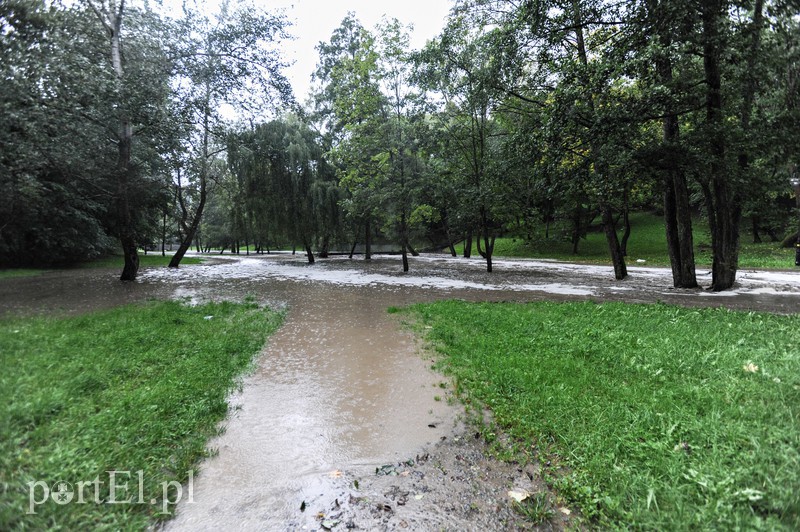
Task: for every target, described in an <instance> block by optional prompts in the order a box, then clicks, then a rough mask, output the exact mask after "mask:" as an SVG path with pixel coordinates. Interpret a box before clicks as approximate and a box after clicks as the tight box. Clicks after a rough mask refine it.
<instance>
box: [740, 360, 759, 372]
mask: <svg viewBox="0 0 800 532" xmlns="http://www.w3.org/2000/svg"><path fill="white" fill-rule="evenodd" d="M742 368H743V369H744V370H745V371H746V372H748V373H758V366H757V365H755V364H753V363H752V362H749V361H748V362H747V364H745V365H744V366H742Z"/></svg>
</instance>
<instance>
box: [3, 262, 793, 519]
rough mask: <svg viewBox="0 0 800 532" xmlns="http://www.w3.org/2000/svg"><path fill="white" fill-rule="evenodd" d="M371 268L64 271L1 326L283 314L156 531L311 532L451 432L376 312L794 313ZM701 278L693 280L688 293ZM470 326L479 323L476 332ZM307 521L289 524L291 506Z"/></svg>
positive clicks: (651, 287)
mask: <svg viewBox="0 0 800 532" xmlns="http://www.w3.org/2000/svg"><path fill="white" fill-rule="evenodd" d="M399 266H400V263H399V258H397V257H378V258H376V259H375V260H373V261H372V262H371V263H364V262H363V261H357V260H354V261H350V260H347V259H344V258H334V259H331V260H324V261H319V262H318V263H317V264H315V265H313V266H310V265H307V264H304V263H303V262H302V260H301V258H300V257H292V256H291V255H280V254H276V255H271V256H261V257H255V256H251V257H236V258H235V257H223V258H217V259H214V260H213V261H212V263H210V264H206V265H200V266H187V267H184V268H180V269H178V270H171V269H166V268H159V269H145V270H143V271H142V273H141V274H140V279H139V280H138V281H137V282H135V283H121V282H119V281H117V280H116V276H117V273H118V272H116V271H110V270H75V271H58V272H51V273H47V274H45V275H42V276H39V277H29V278H17V279H7V280H2V281H0V315H3V314H36V313H51V312H56V313H65V314H71V313H81V312H86V311H90V310H94V309H100V308H108V307H111V306H116V305H120V304H124V303H130V302H136V301H142V300H147V299H163V298H182V299H186V300H188V301H203V300H217V299H232V300H242V299H243V298H245V297H254V298H255V299H256V300H258V301H260V302H262V303H264V304H268V305H270V306H273V307H277V308H287V309H288V313H287V318H286V321H285V323H284V325H283V327H282V328H281V329H280V330H279V331H278V332H277V333H276V334H275V335H274V336H273V337H272V338H271V339H270V341H269V344H268V345H267V346H266V347H265V349H264V351H263V352H262V354H261V356H260V357H259V359H258V364H257V368H256V370H255V371H254V373H253V374H251V375H249V376H247V377H246V378H245V379H244V381H243V384H242V387H241V391H240V392H239V393H237V394H235V395H234V396H233V397H232V398H231V403H232V405H233V408H232V414H231V415H230V416H229V419H228V420H227V421H226V423H225V431H224V433H223V434H222V435H221V436H219V437H218V438H216V439H215V440H213V441H212V442H211V444H210V446H211V448H212V449H215V450H216V451H217V452H216V453H215V455H214V456H212V457H211V458H209V459H207V460H205V461H204V462H203V463H202V464H201V466H200V473H199V474H198V476H197V477H195V478H194V481H193V483H192V501H191V502H189V501H188V500H187V499H188V492H187V493H186V494H185V496H184V500H183V501H182V502H181V505H180V506H179V507H178V515H177V517H176V518H175V519H174V520H173V521H171V522H169V523H168V525H167V528H168V529H170V530H215V529H250V530H256V529H258V530H286V529H303V528H309V529H312V528H318V526H319V522H318V521H317V519H316V516H315V515H314V512H313V508H314V507H315V504H328V503H329V501H330V500H331V499H332V498H333V497H336V496H337V495H338V494H339V493H343V491H342V490H343V482H345V480H344V479H346V478H353V477H354V476H358V475H360V474H367V472H369V471H374V470H375V468H376V467H379V466H381V465H383V464H387V463H396V462H398V461H402V460H406V459H408V458H409V457H413V456H415V453H417V452H419V451H420V449H422V448H423V447H425V446H429V445H431V444H433V443H435V442H437V441H439V440H441V439H442V438H446V437H448V436H450V435H451V434H452V433H453V430H454V429H453V427H454V425H455V423H456V420H457V417H458V415H459V409H458V408H456V407H455V406H452V405H448V404H447V402H446V401H441V400H437V396H439V395H441V393H440V392H441V390H440V389H439V388H438V387H437V385H438V383H440V382H442V380H443V378H442V377H441V376H439V375H437V374H435V373H434V372H432V371H431V370H430V363H431V361H430V360H429V358H426V357H425V356H424V355H423V354H421V351H420V348H419V346H418V345H417V344H416V343H415V341H414V339H413V337H412V335H411V333H409V332H408V331H407V330H405V329H404V328H403V327H402V326H401V324H400V323H399V319H400V318H398V315H396V314H390V313H388V312H387V308H388V307H389V306H404V305H408V304H411V303H414V302H419V301H431V300H435V299H445V298H461V299H467V300H473V301H481V300H488V301H501V300H516V301H527V300H539V299H556V300H575V299H593V300H620V301H629V302H652V301H664V302H673V303H677V304H682V305H698V306H726V307H733V308H741V309H750V310H766V311H772V312H780V313H793V312H798V311H800V274H798V273H796V272H790V271H787V272H773V273H764V272H747V271H745V272H740V275H739V278H740V282H739V283H738V285H737V288H736V290H734V291H732V292H729V293H725V294H721V295H716V294H710V293H708V292H705V291H702V290H672V289H670V288H668V287H669V286H670V284H671V283H670V277H669V275H670V274H669V271H668V270H666V269H657V268H638V269H637V268H632V269H631V277H630V279H628V280H626V281H624V282H622V283H618V282H615V281H614V280H613V277H612V275H611V269H610V268H604V267H597V266H583V265H569V264H561V263H554V262H547V261H497V262H496V263H495V267H496V271H495V273H493V274H487V273H485V272H484V271H483V264H482V262H481V261H479V260H464V259H451V258H449V257H444V256H432V257H421V258H417V259H415V260H412V264H411V267H412V271H411V272H409V273H407V274H403V273H402V272H401V271H399V270H400V267H399ZM703 275H706V274H705V273H704V272H701V279H702V278H703ZM476 326H478V327H479V326H480V324H476ZM304 503H305V507H306V508H308V509H309V510H308V511H306V512H301V511H300V509H301V505H303V504H304Z"/></svg>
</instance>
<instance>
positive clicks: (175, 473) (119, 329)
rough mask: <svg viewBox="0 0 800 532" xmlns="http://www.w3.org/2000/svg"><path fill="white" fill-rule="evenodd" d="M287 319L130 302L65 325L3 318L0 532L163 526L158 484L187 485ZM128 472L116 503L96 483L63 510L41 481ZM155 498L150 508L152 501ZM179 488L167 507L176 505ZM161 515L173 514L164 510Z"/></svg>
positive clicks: (230, 309) (231, 307) (250, 309)
mask: <svg viewBox="0 0 800 532" xmlns="http://www.w3.org/2000/svg"><path fill="white" fill-rule="evenodd" d="M281 319H282V314H280V313H276V312H272V311H269V310H264V309H259V308H258V307H257V306H255V305H252V304H234V303H219V304H206V305H201V306H195V307H189V306H185V305H183V304H180V303H177V302H161V303H152V304H147V305H141V306H126V307H121V308H117V309H114V310H110V311H103V312H97V313H93V314H88V315H84V316H80V317H69V318H25V319H19V318H13V319H3V320H0V356H2V372H0V419H2V425H0V530H13V529H30V530H44V529H61V530H78V529H82V528H83V529H105V530H122V529H124V530H142V529H145V528H146V527H147V526H148V525H151V524H153V523H154V522H155V521H157V520H160V519H164V518H166V517H167V515H165V514H163V513H162V511H163V510H164V508H165V501H164V497H163V491H162V489H163V486H164V484H163V483H165V482H169V481H177V482H185V481H186V480H187V478H188V475H189V472H190V471H193V468H194V467H195V465H196V462H197V460H198V459H200V458H201V457H203V456H204V455H205V453H206V451H205V444H206V441H207V440H208V438H209V437H210V436H212V435H214V434H215V433H217V430H218V429H217V423H218V422H219V421H220V420H221V419H223V418H224V416H225V415H226V412H227V408H228V407H227V403H226V397H227V395H228V393H229V392H230V391H231V390H232V389H233V388H234V386H235V385H236V377H237V375H240V374H241V373H242V372H243V371H245V370H246V369H247V368H248V367H249V365H250V364H251V361H252V359H253V356H254V354H255V353H257V352H258V351H259V349H260V348H261V347H262V346H263V344H264V342H265V340H266V338H267V336H268V335H269V334H271V333H272V332H273V331H274V330H275V329H276V328H277V326H278V325H279V323H280V322H281ZM112 470H116V471H127V472H130V475H129V476H126V475H120V476H118V477H117V478H116V480H117V484H118V485H119V484H124V483H126V482H127V483H128V489H127V490H123V489H119V488H118V489H117V490H116V499H117V500H125V499H127V498H129V497H133V499H134V501H138V500H139V496H138V484H139V481H138V474H137V471H142V478H143V483H142V485H143V489H144V498H143V500H144V501H145V502H144V503H143V504H108V503H107V502H101V503H99V504H98V503H97V502H96V499H95V496H94V485H91V484H87V485H85V487H84V489H83V490H82V491H83V493H84V496H85V499H84V504H78V503H76V502H74V501H77V495H75V497H76V498H75V499H74V501H73V502H72V503H70V504H65V505H59V504H56V503H55V502H53V500H52V499H51V500H49V501H47V502H44V503H43V504H41V505H38V506H37V505H34V506H33V510H34V512H35V513H28V512H29V511H30V509H31V506H30V499H29V497H30V493H31V488H30V487H29V486H30V485H29V483H31V482H37V481H41V482H43V484H41V485H34V488H33V489H34V490H35V491H34V492H33V493H34V500H35V501H41V500H44V494H45V485H46V486H48V487H53V484H54V483H55V482H57V481H64V482H68V483H70V484H71V486H72V489H73V490H76V491H77V489H78V488H77V483H78V482H81V481H83V482H91V481H93V480H94V479H96V478H99V479H100V480H101V481H103V482H104V484H102V485H100V488H99V500H100V501H108V500H109V497H110V495H111V494H110V492H109V481H110V477H109V474H108V473H107V471H112ZM151 499H152V500H155V501H156V504H149V502H150V501H151ZM175 499H176V494H175V491H174V490H173V491H171V492H169V494H168V496H167V500H173V501H174V500H175ZM166 507H167V511H168V512H169V511H171V510H172V509H173V507H172V506H170V505H168V504H166Z"/></svg>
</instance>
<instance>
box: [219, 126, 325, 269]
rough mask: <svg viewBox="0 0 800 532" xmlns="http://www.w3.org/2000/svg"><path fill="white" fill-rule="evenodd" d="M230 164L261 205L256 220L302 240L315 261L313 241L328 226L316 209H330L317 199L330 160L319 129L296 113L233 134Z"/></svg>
mask: <svg viewBox="0 0 800 532" xmlns="http://www.w3.org/2000/svg"><path fill="white" fill-rule="evenodd" d="M228 163H229V166H230V168H231V170H232V171H233V173H234V174H235V175H236V177H237V178H238V180H239V182H240V183H242V186H243V188H244V189H245V190H247V191H250V194H249V195H250V199H252V200H253V201H254V202H256V203H257V204H258V205H259V207H260V208H259V209H258V210H256V209H250V210H249V212H250V214H251V216H252V217H253V218H254V223H255V224H256V225H266V224H270V225H271V226H272V227H273V228H274V229H275V231H276V233H277V234H280V235H282V236H284V237H286V238H288V239H289V241H290V242H292V243H293V244H300V245H301V246H302V248H303V249H304V250H305V252H306V256H307V257H308V262H309V263H312V264H313V263H314V261H315V258H314V251H313V246H312V244H313V242H314V240H315V237H316V236H317V235H318V234H325V231H326V228H324V227H322V224H321V223H320V218H319V217H318V216H317V214H318V213H320V212H324V211H325V210H326V209H327V208H328V205H318V204H316V203H315V199H319V198H320V196H319V195H317V194H316V185H317V183H318V182H319V181H320V179H319V176H320V173H319V172H320V170H321V169H324V168H325V161H324V159H323V153H322V148H321V146H320V144H319V143H318V142H317V141H316V138H315V134H314V132H313V131H312V130H311V129H310V128H309V127H308V126H307V125H306V124H304V123H303V122H301V121H300V120H299V119H298V118H297V117H293V116H291V117H288V118H286V119H282V120H273V121H271V122H267V123H265V124H260V125H258V126H256V127H254V128H253V129H252V130H250V131H244V132H241V133H239V134H236V135H232V136H231V137H230V139H229V144H228ZM323 177H324V176H323ZM256 192H257V193H256ZM322 199H323V201H327V197H326V196H324V195H323V196H322ZM325 221H328V219H326V220H325Z"/></svg>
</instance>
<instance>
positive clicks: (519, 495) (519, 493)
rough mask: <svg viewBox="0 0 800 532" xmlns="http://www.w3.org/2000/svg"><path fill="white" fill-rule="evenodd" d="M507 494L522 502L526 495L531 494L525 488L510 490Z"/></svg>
mask: <svg viewBox="0 0 800 532" xmlns="http://www.w3.org/2000/svg"><path fill="white" fill-rule="evenodd" d="M508 496H509V497H511V498H512V499H514V500H515V501H517V502H522V501H524V500H525V499H527V498H528V497H530V496H531V494H530V493H528V492H527V491H525V490H511V491H509V492H508Z"/></svg>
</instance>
